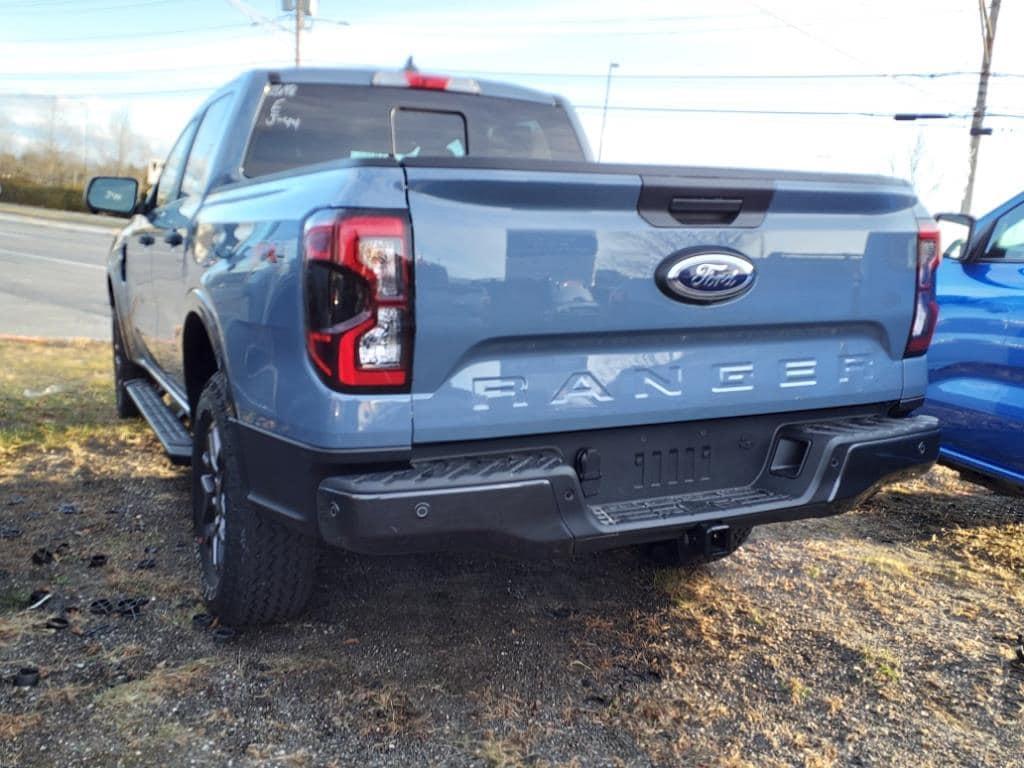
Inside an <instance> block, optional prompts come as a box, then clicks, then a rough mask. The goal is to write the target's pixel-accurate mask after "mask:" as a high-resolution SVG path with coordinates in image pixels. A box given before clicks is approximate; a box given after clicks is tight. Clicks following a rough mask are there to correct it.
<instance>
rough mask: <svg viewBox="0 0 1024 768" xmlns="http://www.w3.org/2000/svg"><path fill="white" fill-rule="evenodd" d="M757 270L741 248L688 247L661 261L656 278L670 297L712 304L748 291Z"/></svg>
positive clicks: (663, 291)
mask: <svg viewBox="0 0 1024 768" xmlns="http://www.w3.org/2000/svg"><path fill="white" fill-rule="evenodd" d="M755 272H756V270H755V268H754V264H753V262H752V261H750V259H748V258H747V257H746V256H744V255H743V254H742V253H740V252H738V251H733V250H727V249H725V248H688V249H686V250H684V251H678V252H676V253H673V254H672V255H671V256H669V257H668V258H667V259H665V260H664V261H663V262H661V265H660V266H659V267H658V270H657V272H656V273H655V275H654V279H655V281H656V282H657V283H658V287H659V288H660V289H661V291H662V293H664V294H665V295H666V296H668V297H669V298H670V299H675V300H676V301H689V302H693V303H696V304H713V303H714V302H716V301H725V300H726V299H734V298H736V297H737V296H741V295H742V294H744V293H746V292H747V291H749V290H750V288H751V286H753V284H754V275H755Z"/></svg>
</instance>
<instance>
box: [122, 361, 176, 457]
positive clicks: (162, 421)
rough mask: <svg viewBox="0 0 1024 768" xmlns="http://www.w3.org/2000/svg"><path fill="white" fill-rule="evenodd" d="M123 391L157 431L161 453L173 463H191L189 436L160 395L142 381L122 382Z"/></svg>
mask: <svg viewBox="0 0 1024 768" xmlns="http://www.w3.org/2000/svg"><path fill="white" fill-rule="evenodd" d="M124 388H125V391H126V392H127V393H128V396H129V397H131V399H132V400H133V401H134V402H135V405H137V406H138V408H139V412H140V413H141V414H142V415H143V416H144V417H145V419H146V421H148V422H149V426H151V427H152V428H153V431H154V432H156V436H157V439H159V440H160V442H161V444H162V445H163V447H164V451H165V452H166V453H167V458H169V459H170V460H171V461H172V462H173V463H175V464H191V463H192V436H191V435H190V434H189V433H188V430H187V429H185V425H184V424H182V423H181V420H180V419H179V418H178V417H177V416H176V415H175V414H174V411H172V410H171V409H170V408H168V407H167V404H166V403H164V401H163V400H162V399H161V398H160V395H159V394H158V393H157V391H156V390H155V389H154V388H153V385H152V384H150V383H149V382H148V381H146V380H145V379H132V380H131V381H127V382H125V385H124Z"/></svg>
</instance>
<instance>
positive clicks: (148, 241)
mask: <svg viewBox="0 0 1024 768" xmlns="http://www.w3.org/2000/svg"><path fill="white" fill-rule="evenodd" d="M155 242H156V240H154V239H153V236H152V235H139V243H141V244H142V245H152V244H153V243H155Z"/></svg>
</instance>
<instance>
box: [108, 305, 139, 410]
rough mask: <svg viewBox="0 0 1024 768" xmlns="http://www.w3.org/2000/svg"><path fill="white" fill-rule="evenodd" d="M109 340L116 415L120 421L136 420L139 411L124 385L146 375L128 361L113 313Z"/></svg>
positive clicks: (119, 327)
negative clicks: (112, 356)
mask: <svg viewBox="0 0 1024 768" xmlns="http://www.w3.org/2000/svg"><path fill="white" fill-rule="evenodd" d="M110 338H111V344H110V346H111V349H112V351H113V353H114V405H115V408H116V409H117V415H118V416H119V417H121V418H122V419H137V418H138V417H139V409H138V408H137V407H136V406H135V401H134V400H132V399H131V397H129V395H128V390H126V389H125V388H124V385H125V382H128V381H131V380H132V379H138V378H142V377H143V376H145V375H146V373H145V371H143V370H142V368H140V367H139V366H137V365H136V364H135V363H133V362H132V361H131V360H129V359H128V353H127V352H126V351H125V348H124V339H122V338H121V324H120V323H119V322H118V321H117V314H116V312H114V311H112V312H111V331H110Z"/></svg>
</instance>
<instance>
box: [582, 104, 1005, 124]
mask: <svg viewBox="0 0 1024 768" xmlns="http://www.w3.org/2000/svg"><path fill="white" fill-rule="evenodd" d="M573 106H574V107H575V108H576V109H594V110H601V109H604V107H603V105H601V104H575V105H573ZM608 109H609V110H612V111H616V112H665V113H675V114H697V115H701V114H708V115H778V116H784V117H881V118H886V119H888V120H893V119H895V117H896V114H897V113H894V112H872V111H868V110H864V111H854V110H850V111H830V110H822V109H739V108H737V109H730V108H723V107H645V106H626V105H621V106H614V105H609V106H608ZM929 117H932V118H935V119H953V120H967V119H970V118H971V117H972V114H971V113H969V112H936V113H932V114H930V115H929ZM989 117H1005V118H1014V119H1024V114H1013V113H1005V112H1004V113H1000V114H997V113H989Z"/></svg>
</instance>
